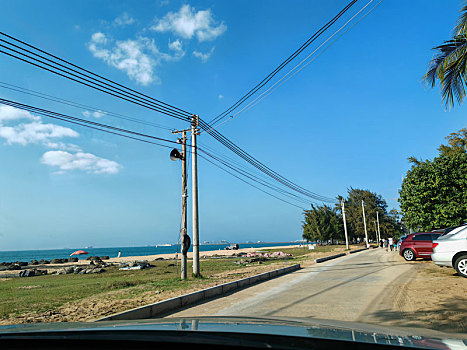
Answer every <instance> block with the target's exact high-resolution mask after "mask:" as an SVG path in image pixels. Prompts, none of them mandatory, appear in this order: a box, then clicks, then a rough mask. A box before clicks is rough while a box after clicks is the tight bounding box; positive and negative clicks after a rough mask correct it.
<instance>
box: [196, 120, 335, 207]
mask: <svg viewBox="0 0 467 350" xmlns="http://www.w3.org/2000/svg"><path fill="white" fill-rule="evenodd" d="M200 127H201V128H202V129H204V130H205V131H206V132H207V133H208V134H209V135H211V136H212V137H213V138H215V139H216V140H217V141H218V142H220V143H221V144H223V145H224V146H225V147H227V148H228V149H230V150H231V151H232V152H234V153H235V154H237V155H238V156H240V157H241V158H243V159H244V160H245V161H247V162H248V163H250V164H251V165H253V166H254V167H255V168H257V169H258V170H260V171H262V172H263V173H265V174H266V175H268V176H269V177H271V178H273V179H275V180H276V181H278V182H280V183H282V184H283V185H285V186H287V187H289V188H290V189H293V190H295V191H297V192H299V193H302V194H303V195H305V196H307V197H310V198H313V199H316V200H318V201H323V202H328V203H335V202H336V199H334V198H331V197H325V196H321V195H319V194H317V193H314V192H311V191H309V190H306V189H305V188H303V187H301V186H299V185H297V184H295V183H293V182H292V181H290V180H288V179H286V178H285V177H283V176H281V175H279V174H278V173H277V172H275V171H273V170H272V169H271V168H269V167H268V166H266V165H264V164H263V163H261V162H260V161H258V160H257V159H256V158H254V157H253V156H251V155H249V154H248V153H246V152H245V151H244V150H242V149H241V148H240V147H238V146H237V145H236V144H234V143H233V142H232V141H230V140H228V139H227V138H226V137H224V136H223V135H222V134H220V133H219V132H218V131H216V130H212V129H211V128H210V125H209V124H206V123H205V122H204V121H202V120H200Z"/></svg>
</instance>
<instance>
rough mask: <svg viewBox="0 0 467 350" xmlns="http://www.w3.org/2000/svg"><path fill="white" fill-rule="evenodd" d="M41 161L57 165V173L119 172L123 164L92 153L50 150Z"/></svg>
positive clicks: (53, 165)
mask: <svg viewBox="0 0 467 350" xmlns="http://www.w3.org/2000/svg"><path fill="white" fill-rule="evenodd" d="M41 163H43V164H46V165H49V166H52V167H57V168H58V169H59V170H58V171H57V172H56V173H57V174H63V173H65V172H67V171H72V170H82V171H86V172H87V173H93V174H117V173H118V172H119V170H120V169H121V167H122V166H121V165H120V164H118V163H117V162H114V161H113V160H109V159H105V158H101V157H98V156H96V155H94V154H91V153H84V152H77V153H74V154H73V153H69V152H65V151H48V152H45V153H44V154H43V155H42V157H41Z"/></svg>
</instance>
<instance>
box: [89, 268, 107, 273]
mask: <svg viewBox="0 0 467 350" xmlns="http://www.w3.org/2000/svg"><path fill="white" fill-rule="evenodd" d="M102 272H105V269H103V268H97V269H93V270H92V272H91V273H102Z"/></svg>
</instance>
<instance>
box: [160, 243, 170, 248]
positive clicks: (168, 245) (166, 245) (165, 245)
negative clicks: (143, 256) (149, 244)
mask: <svg viewBox="0 0 467 350" xmlns="http://www.w3.org/2000/svg"><path fill="white" fill-rule="evenodd" d="M171 246H172V244H169V243H165V244H156V248H157V247H171Z"/></svg>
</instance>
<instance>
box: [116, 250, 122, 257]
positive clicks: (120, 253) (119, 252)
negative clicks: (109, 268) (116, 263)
mask: <svg viewBox="0 0 467 350" xmlns="http://www.w3.org/2000/svg"><path fill="white" fill-rule="evenodd" d="M120 255H122V252H121V251H120V250H119V251H118V255H117V258H119V257H120Z"/></svg>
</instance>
